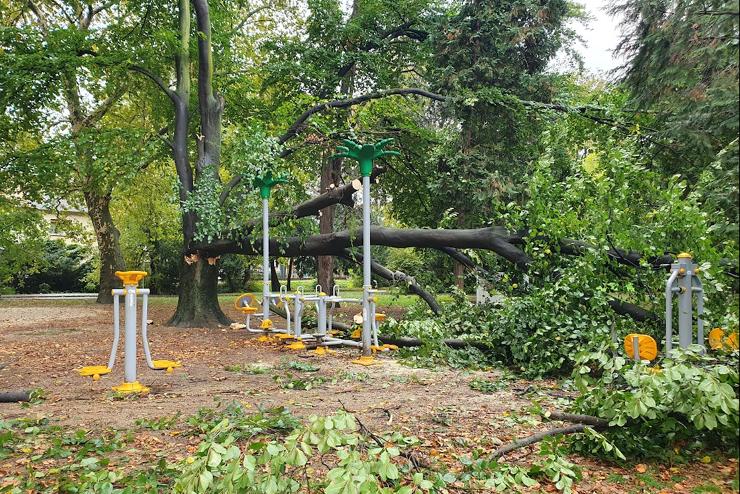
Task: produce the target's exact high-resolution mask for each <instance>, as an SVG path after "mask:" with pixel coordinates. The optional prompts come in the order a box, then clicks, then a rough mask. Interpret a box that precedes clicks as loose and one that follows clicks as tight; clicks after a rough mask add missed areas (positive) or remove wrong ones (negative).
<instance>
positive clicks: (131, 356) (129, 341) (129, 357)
mask: <svg viewBox="0 0 740 494" xmlns="http://www.w3.org/2000/svg"><path fill="white" fill-rule="evenodd" d="M125 304H126V308H125V318H126V335H125V340H124V348H123V350H124V352H125V355H124V372H123V377H124V379H123V380H124V382H127V383H133V382H136V285H126V299H125Z"/></svg>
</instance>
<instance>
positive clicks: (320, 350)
mask: <svg viewBox="0 0 740 494" xmlns="http://www.w3.org/2000/svg"><path fill="white" fill-rule="evenodd" d="M313 353H314V354H316V355H318V356H323V355H330V354H332V353H337V352H336V351H335V350H329V349H328V348H327V347H325V346H317V347H316V350H314V351H313Z"/></svg>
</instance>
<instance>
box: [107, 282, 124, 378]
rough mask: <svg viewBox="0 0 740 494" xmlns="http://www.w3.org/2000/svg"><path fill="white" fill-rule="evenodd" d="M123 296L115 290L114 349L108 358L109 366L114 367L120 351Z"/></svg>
mask: <svg viewBox="0 0 740 494" xmlns="http://www.w3.org/2000/svg"><path fill="white" fill-rule="evenodd" d="M120 303H121V296H120V295H118V293H116V292H115V291H114V292H113V349H112V350H111V352H110V358H109V359H108V368H109V369H112V368H113V366H114V365H115V363H116V353H118V341H119V339H120V335H121V306H120Z"/></svg>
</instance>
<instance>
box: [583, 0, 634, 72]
mask: <svg viewBox="0 0 740 494" xmlns="http://www.w3.org/2000/svg"><path fill="white" fill-rule="evenodd" d="M610 1H611V0H581V3H582V4H583V5H584V6H585V7H586V10H587V12H588V14H589V16H590V17H591V20H590V22H588V23H587V24H586V25H584V24H582V23H579V24H578V25H576V26H575V29H576V31H577V32H578V34H579V35H580V36H581V37H582V38H583V41H584V44H585V46H584V45H583V44H580V43H579V44H578V45H577V46H576V51H577V52H578V53H580V54H581V57H582V58H583V64H584V68H585V69H586V71H588V72H589V73H591V74H593V75H596V76H600V77H603V78H611V77H610V76H611V74H610V72H611V71H612V70H614V69H615V68H617V67H619V66H620V65H622V64H623V63H624V60H623V59H621V58H618V57H616V56H615V55H614V53H613V51H614V49H615V48H616V47H617V43H618V42H619V37H620V28H619V24H620V22H621V19H620V18H619V16H617V17H612V16H611V15H609V14H608V13H607V8H608V6H609V3H610Z"/></svg>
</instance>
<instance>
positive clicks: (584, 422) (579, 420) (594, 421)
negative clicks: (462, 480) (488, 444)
mask: <svg viewBox="0 0 740 494" xmlns="http://www.w3.org/2000/svg"><path fill="white" fill-rule="evenodd" d="M549 418H551V419H553V420H561V421H563V422H575V424H574V425H568V426H564V427H556V428H554V429H549V430H546V431H542V432H538V433H536V434H532V435H531V436H527V437H525V438H522V439H517V440H516V441H514V442H511V443H509V444H505V445H504V446H502V447H500V448H498V449H497V450H496V451H494V452H493V454H492V455H491V456H492V458H501V457H502V456H504V455H505V454H507V453H510V452H512V451H514V450H516V449H519V448H523V447H525V446H529V445H532V444H535V443H538V442H540V441H542V440H543V439H545V438H546V437H550V436H558V435H561V434H562V435H566V434H577V433H579V432H583V431H584V430H586V429H587V428H589V427H590V428H592V429H595V430H604V429H607V428H608V427H609V421H608V420H605V419H602V418H599V417H594V416H592V415H577V414H573V413H565V412H557V411H555V412H550V413H549Z"/></svg>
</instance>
